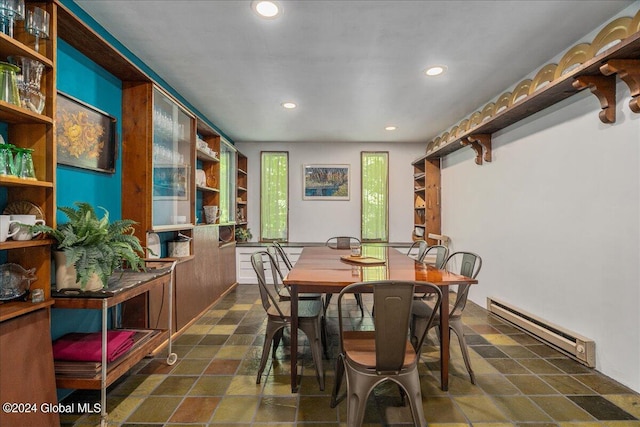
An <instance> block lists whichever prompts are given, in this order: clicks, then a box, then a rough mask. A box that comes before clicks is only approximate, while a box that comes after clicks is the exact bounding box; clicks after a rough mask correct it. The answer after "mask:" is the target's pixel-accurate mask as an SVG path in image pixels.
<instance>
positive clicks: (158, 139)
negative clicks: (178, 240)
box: [152, 89, 193, 228]
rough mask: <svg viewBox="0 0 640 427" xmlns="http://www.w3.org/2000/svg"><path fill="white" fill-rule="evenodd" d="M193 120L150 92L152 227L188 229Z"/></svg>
mask: <svg viewBox="0 0 640 427" xmlns="http://www.w3.org/2000/svg"><path fill="white" fill-rule="evenodd" d="M192 134H193V118H192V117H191V116H190V115H188V114H187V113H186V112H185V111H184V110H182V109H181V108H180V107H179V106H178V105H176V104H175V103H174V102H173V101H172V100H171V99H169V98H168V97H167V96H166V95H164V94H163V93H162V92H161V91H159V90H158V89H154V92H153V197H152V202H153V227H154V228H162V227H167V226H176V227H180V226H181V225H182V224H188V225H192V215H191V209H192V207H191V206H192V200H191V199H192V197H193V196H192V193H193V190H192V189H191V188H190V186H191V164H192V159H191V156H192Z"/></svg>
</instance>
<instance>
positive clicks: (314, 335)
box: [291, 318, 324, 391]
mask: <svg viewBox="0 0 640 427" xmlns="http://www.w3.org/2000/svg"><path fill="white" fill-rule="evenodd" d="M301 320H302V319H301ZM318 320H319V319H318ZM300 329H301V330H302V332H304V333H305V335H306V336H307V339H308V340H309V344H310V346H311V357H312V358H313V363H314V364H315V365H316V376H317V378H318V384H319V385H320V390H321V391H322V390H324V366H323V363H322V344H321V342H320V341H321V339H320V335H321V332H320V322H319V321H313V319H309V318H307V319H304V320H303V321H302V322H300ZM291 351H293V349H291Z"/></svg>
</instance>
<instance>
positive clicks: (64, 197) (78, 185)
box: [51, 39, 122, 399]
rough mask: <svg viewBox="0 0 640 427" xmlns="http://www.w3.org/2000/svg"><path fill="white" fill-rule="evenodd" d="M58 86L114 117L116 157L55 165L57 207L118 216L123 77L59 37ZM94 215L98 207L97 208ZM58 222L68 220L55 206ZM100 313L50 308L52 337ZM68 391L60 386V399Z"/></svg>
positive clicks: (87, 325) (83, 327) (92, 322)
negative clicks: (105, 167) (102, 166)
mask: <svg viewBox="0 0 640 427" xmlns="http://www.w3.org/2000/svg"><path fill="white" fill-rule="evenodd" d="M57 55H58V59H57V67H58V68H57V76H58V82H57V87H58V91H60V92H63V93H65V94H67V95H70V96H72V97H74V98H76V99H79V100H80V101H83V102H84V103H86V104H89V105H91V106H94V107H95V108H97V109H98V110H101V111H103V112H105V113H107V114H108V115H110V116H113V117H115V118H116V120H117V147H118V157H117V161H116V171H115V173H113V174H110V173H104V172H96V171H92V170H88V169H80V168H75V167H72V166H66V165H58V166H57V167H56V180H57V181H56V202H57V205H58V206H72V205H73V203H74V202H77V201H82V202H88V203H91V204H92V205H93V206H101V207H103V208H104V209H106V210H107V211H108V212H109V218H110V219H111V220H115V219H120V218H121V217H122V203H121V177H122V162H121V161H120V157H121V156H120V152H121V151H122V148H121V138H120V135H122V130H121V129H122V128H121V125H122V82H121V81H120V80H119V79H117V78H116V77H114V76H113V75H111V74H110V73H108V72H107V71H106V70H105V69H103V68H101V67H99V66H98V65H96V64H95V63H94V62H92V61H90V60H89V59H88V58H87V57H85V56H84V55H82V54H81V53H80V52H78V51H77V50H76V49H74V48H73V47H71V46H70V45H69V44H68V43H66V42H65V41H64V40H61V39H58V51H57ZM97 213H98V216H101V215H102V214H101V212H100V211H98V212H97ZM56 221H57V223H58V224H62V223H65V222H67V218H66V216H65V215H64V214H63V213H61V212H60V211H58V214H57V217H56ZM100 325H101V317H100V311H98V310H67V309H56V308H54V309H53V310H51V338H52V339H56V338H59V337H60V336H62V335H64V334H66V333H68V332H93V331H98V330H100ZM70 392H71V390H66V389H65V390H63V389H61V390H58V398H59V399H61V398H63V397H64V396H65V395H67V394H69V393H70Z"/></svg>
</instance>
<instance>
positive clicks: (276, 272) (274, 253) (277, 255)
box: [267, 242, 329, 359]
mask: <svg viewBox="0 0 640 427" xmlns="http://www.w3.org/2000/svg"><path fill="white" fill-rule="evenodd" d="M267 252H269V254H271V259H272V260H273V263H272V265H271V275H272V278H273V284H274V288H275V290H276V292H277V294H278V298H279V300H280V301H290V300H291V292H290V289H289V287H288V286H287V285H285V284H284V273H283V272H282V269H281V268H280V261H281V260H282V262H283V264H284V265H285V267H286V268H287V270H288V271H291V269H292V268H293V265H292V264H291V261H290V260H289V257H287V254H286V252H285V251H284V249H283V248H282V246H280V245H279V244H278V243H277V242H274V244H273V245H272V246H270V247H268V248H267ZM298 300H299V301H301V300H318V301H320V303H321V304H322V330H321V332H322V336H321V338H322V348H323V349H324V355H325V356H326V358H327V359H328V358H329V352H328V348H327V322H326V319H325V317H324V315H325V311H324V301H323V300H322V294H320V293H311V292H305V293H299V294H298Z"/></svg>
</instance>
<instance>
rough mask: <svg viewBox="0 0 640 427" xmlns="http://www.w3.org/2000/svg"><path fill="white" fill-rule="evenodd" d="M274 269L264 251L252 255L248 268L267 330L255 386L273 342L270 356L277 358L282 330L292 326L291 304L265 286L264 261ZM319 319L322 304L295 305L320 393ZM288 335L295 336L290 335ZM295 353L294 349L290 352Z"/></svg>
mask: <svg viewBox="0 0 640 427" xmlns="http://www.w3.org/2000/svg"><path fill="white" fill-rule="evenodd" d="M265 257H266V259H267V262H269V263H270V264H271V267H272V268H274V264H275V260H274V259H273V257H272V255H271V254H270V253H269V252H267V251H258V252H256V253H254V254H253V255H251V265H252V266H253V270H254V271H255V272H256V276H257V278H258V287H259V288H260V299H261V300H262V307H263V308H264V310H265V312H266V313H267V329H266V331H265V340H264V344H263V346H262V357H261V358H260V367H259V368H258V376H257V378H256V384H260V380H261V377H262V373H263V372H264V369H265V366H266V364H267V358H268V357H269V352H270V350H271V344H272V342H273V354H272V356H273V357H274V358H275V357H276V349H277V347H278V344H279V343H280V339H281V338H282V332H283V330H284V328H286V327H289V326H290V325H291V302H290V301H280V300H279V297H278V296H277V294H276V293H275V292H272V291H271V290H270V289H269V287H268V285H267V282H266V277H265V266H264V259H265ZM321 316H322V302H321V301H320V300H301V301H298V319H299V328H300V330H302V331H303V332H304V333H305V335H306V336H307V338H308V339H309V343H310V347H311V355H312V357H313V363H314V364H315V365H316V375H317V378H318V383H319V385H320V390H324V368H323V365H322V344H321V335H322V333H321ZM291 333H296V332H294V331H292V332H291ZM291 351H297V349H291Z"/></svg>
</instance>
